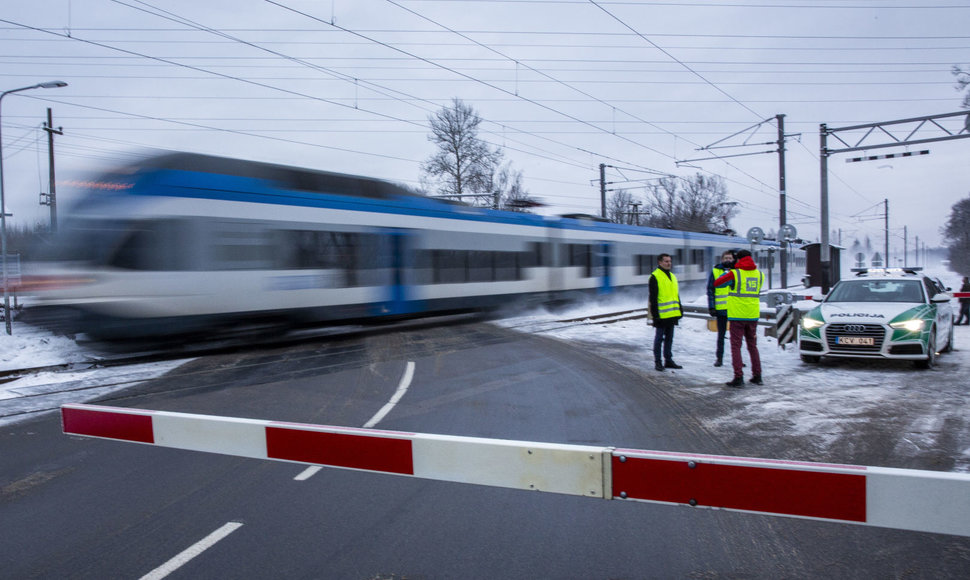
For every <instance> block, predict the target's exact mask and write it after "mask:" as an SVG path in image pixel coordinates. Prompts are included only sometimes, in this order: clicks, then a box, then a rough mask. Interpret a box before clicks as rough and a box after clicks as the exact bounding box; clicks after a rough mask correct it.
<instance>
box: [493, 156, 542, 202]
mask: <svg viewBox="0 0 970 580" xmlns="http://www.w3.org/2000/svg"><path fill="white" fill-rule="evenodd" d="M492 191H494V192H495V198H494V199H495V201H494V205H493V207H494V208H495V209H504V210H507V211H519V212H526V213H528V212H529V208H531V207H538V206H539V205H541V204H540V203H539V201H538V200H536V199H535V198H533V197H532V195H531V194H530V193H529V191H528V190H527V189H526V188H525V186H524V185H523V184H522V172H521V171H518V170H516V169H514V168H513V167H512V163H511V162H508V163H506V164H504V165H502V166H501V167H500V168H498V170H497V171H496V172H495V175H494V177H493V183H492Z"/></svg>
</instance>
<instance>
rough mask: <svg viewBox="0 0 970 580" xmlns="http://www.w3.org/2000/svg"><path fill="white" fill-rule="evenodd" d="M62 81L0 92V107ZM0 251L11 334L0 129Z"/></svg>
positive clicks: (6, 319) (5, 316) (0, 135)
mask: <svg viewBox="0 0 970 580" xmlns="http://www.w3.org/2000/svg"><path fill="white" fill-rule="evenodd" d="M66 86H67V83H65V82H64V81H47V82H46V83H38V84H36V85H31V86H29V87H21V88H19V89H12V90H9V91H4V92H3V93H0V107H2V106H3V98H4V97H6V96H7V95H9V94H11V93H19V92H21V91H29V90H32V89H59V88H61V87H66ZM2 126H3V124H2V115H0V129H2ZM0 253H2V256H3V320H4V322H5V323H6V325H7V334H13V330H12V328H11V326H10V293H9V290H8V288H7V286H8V280H7V203H6V198H5V197H4V193H3V133H2V131H0Z"/></svg>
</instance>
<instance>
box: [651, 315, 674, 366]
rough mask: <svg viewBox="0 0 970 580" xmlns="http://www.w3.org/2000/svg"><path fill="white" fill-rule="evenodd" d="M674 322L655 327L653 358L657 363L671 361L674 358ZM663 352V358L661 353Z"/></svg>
mask: <svg viewBox="0 0 970 580" xmlns="http://www.w3.org/2000/svg"><path fill="white" fill-rule="evenodd" d="M674 327H675V325H674V324H663V325H660V326H657V327H656V328H654V335H653V360H654V361H655V362H657V363H659V362H661V360H662V361H663V362H670V361H672V360H673V359H674V353H673V346H674ZM661 351H662V352H663V359H661V358H660V353H661Z"/></svg>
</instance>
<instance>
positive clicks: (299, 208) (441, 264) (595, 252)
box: [32, 153, 778, 340]
mask: <svg viewBox="0 0 970 580" xmlns="http://www.w3.org/2000/svg"><path fill="white" fill-rule="evenodd" d="M84 185H85V189H86V192H85V195H84V196H83V198H82V200H81V201H80V202H79V203H78V204H77V206H76V207H75V208H73V210H72V212H71V214H70V217H69V219H67V220H65V221H64V223H63V224H62V226H61V228H60V231H59V233H58V235H57V236H56V237H55V238H54V239H53V240H52V241H51V243H50V245H49V247H47V248H46V249H45V252H44V253H45V254H46V261H45V262H43V263H42V264H40V265H39V267H38V272H39V273H40V274H41V275H40V276H39V277H38V278H36V279H35V281H36V280H38V279H39V280H41V281H42V283H41V287H42V288H43V289H41V290H39V291H38V292H37V296H36V301H35V302H36V304H37V306H35V307H34V308H33V309H32V310H34V311H35V312H38V311H42V312H50V311H52V310H56V311H58V312H62V313H63V312H69V313H70V316H68V317H67V318H63V317H59V318H58V320H59V323H60V325H61V327H62V329H65V330H68V331H71V332H86V333H88V334H89V335H92V336H94V337H96V338H101V339H115V340H119V339H127V338H133V337H162V336H186V335H197V336H215V335H219V334H221V333H237V332H239V331H240V329H242V330H245V329H253V330H256V331H260V332H263V331H267V330H271V329H272V330H283V329H289V328H293V327H298V326H305V325H321V324H335V323H347V322H360V321H369V320H374V319H386V318H389V317H413V316H421V315H428V314H435V313H443V312H456V311H468V310H476V309H489V308H495V307H499V306H503V305H507V304H509V303H512V302H522V301H526V302H555V301H562V300H568V299H571V298H574V297H576V296H577V295H579V294H594V295H595V294H611V293H614V292H617V291H622V290H629V289H634V290H640V291H643V292H644V293H645V288H646V284H647V281H648V279H649V277H650V273H651V272H652V271H653V270H654V268H656V264H657V256H658V255H659V254H661V253H669V254H671V255H672V256H673V258H674V264H675V266H674V271H675V273H676V274H677V276H678V278H679V280H680V281H681V287H682V295H687V294H689V293H690V291H691V290H690V289H691V288H694V289H695V293H696V294H699V293H701V292H702V291H703V285H704V283H705V281H706V279H707V275H708V272H709V271H710V268H711V266H712V265H713V264H715V263H716V262H717V260H718V258H719V256H720V255H721V253H722V252H723V251H724V250H726V249H730V248H740V247H747V246H748V241H747V240H745V239H743V238H739V237H732V236H722V235H716V234H703V233H688V232H681V231H673V230H663V229H654V228H646V227H633V226H623V225H617V224H612V223H606V222H603V221H601V220H597V219H595V218H590V217H583V216H572V217H564V216H560V217H548V216H539V215H533V214H527V213H518V212H503V211H494V210H488V209H480V208H473V207H468V206H465V205H461V204H454V203H448V202H443V201H440V200H435V199H432V198H428V197H424V196H421V195H415V194H413V193H410V192H408V191H407V190H405V189H404V188H402V187H399V186H397V185H394V184H391V183H387V182H383V181H378V180H374V179H369V178H364V177H357V176H351V175H343V174H337V173H329V172H323V171H312V170H306V169H297V168H292V167H285V166H279V165H271V164H266V163H256V162H249V161H241V160H235V159H226V158H218V157H210V156H203V155H195V154H187V153H171V154H165V155H160V156H155V157H150V158H148V159H145V160H143V161H140V162H138V163H136V164H133V165H130V166H126V167H124V168H121V169H119V170H117V171H113V172H111V173H108V174H105V175H101V176H99V177H98V178H97V179H95V180H92V181H89V182H85V184H84ZM776 246H777V244H774V245H773V242H764V243H763V244H762V245H761V246H760V247H761V249H766V248H772V247H776ZM762 254H763V255H762V266H767V265H768V264H767V263H766V259H767V258H766V255H767V253H766V252H763V253H762ZM35 266H37V265H35ZM775 271H776V272H777V266H775ZM775 275H776V276H777V274H775ZM775 279H776V280H777V279H778V278H777V277H776V278H775ZM41 318H43V317H41ZM65 325H66V328H65Z"/></svg>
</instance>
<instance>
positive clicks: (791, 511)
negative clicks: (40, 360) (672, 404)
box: [61, 405, 970, 536]
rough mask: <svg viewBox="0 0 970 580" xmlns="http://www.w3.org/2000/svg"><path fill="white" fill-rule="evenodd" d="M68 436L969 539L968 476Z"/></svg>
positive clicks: (190, 419) (571, 450)
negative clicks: (862, 525) (967, 537)
mask: <svg viewBox="0 0 970 580" xmlns="http://www.w3.org/2000/svg"><path fill="white" fill-rule="evenodd" d="M61 415H62V419H63V424H64V433H66V434H70V435H83V436H87V437H99V438H103V439H115V440H119V441H130V442H135V443H146V444H149V445H158V446H162V447H172V448H176V449H188V450H192V451H206V452H210V453H221V454H224V455H236V456H240V457H251V458H257V459H275V460H280V461H291V462H295V463H307V464H312V465H324V466H330V467H341V468H347V469H356V470H363V471H377V472H382V473H392V474H398V475H410V476H414V477H421V478H425V479H436V480H441V481H453V482H460V483H473V484H479V485H491V486H497V487H507V488H514V489H527V490H535V491H545V492H553V493H564V494H570V495H581V496H586V497H594V498H601V499H624V500H636V501H649V502H659V503H669V504H685V505H691V506H696V507H707V508H715V509H729V510H734V511H742V512H753V513H761V514H767V515H776V516H789V517H797V518H807V519H815V520H826V521H837V522H846V523H853V524H864V525H870V526H879V527H884V528H896V529H902V530H916V531H921V532H935V533H941V534H954V535H959V536H970V474H962V473H945V472H936V471H917V470H911V469H888V468H882V467H862V466H857V465H831V464H825V463H807V462H799V461H776V460H768V459H746V458H741V457H724V456H717V455H695V454H689V453H668V452H662V451H642V450H635V449H615V448H612V447H597V446H587V445H557V444H553V443H532V442H527V441H506V440H501V439H481V438H476V437H453V436H447V435H428V434H422V433H403V432H397V431H381V430H374V429H355V428H348V427H330V426H324V425H305V424H300V423H280V422H274V421H260V420H255V419H237V418H231V417H215V416H211V415H193V414H187V413H172V412H167V411H145V410H141V409H129V408H124V407H103V406H96V405H64V406H63V407H62V408H61Z"/></svg>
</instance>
